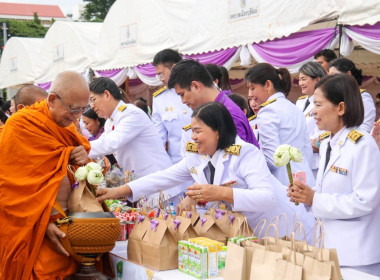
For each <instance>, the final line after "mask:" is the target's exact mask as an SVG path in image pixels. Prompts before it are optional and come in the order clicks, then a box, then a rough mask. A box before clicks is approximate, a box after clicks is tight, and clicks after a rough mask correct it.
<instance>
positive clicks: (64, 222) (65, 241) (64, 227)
mask: <svg viewBox="0 0 380 280" xmlns="http://www.w3.org/2000/svg"><path fill="white" fill-rule="evenodd" d="M53 207H54V208H55V209H56V210H57V211H58V212H59V213H60V214H61V215H62V216H63V217H64V218H62V219H58V220H57V224H58V225H59V229H60V230H61V231H62V232H63V233H64V234H65V236H66V237H65V238H61V237H60V238H59V240H60V241H61V243H62V246H63V248H65V250H66V251H67V252H68V253H69V254H70V256H72V257H73V258H74V259H75V260H76V261H78V262H80V263H82V262H93V261H99V260H100V258H101V254H100V255H99V256H97V257H96V258H87V257H84V256H81V255H78V254H76V253H75V252H74V251H73V248H72V247H71V243H70V240H69V237H68V234H67V232H68V229H69V224H70V223H71V220H70V219H69V218H68V217H67V215H66V213H65V211H63V209H62V207H61V205H60V204H59V202H58V201H55V202H54V204H53Z"/></svg>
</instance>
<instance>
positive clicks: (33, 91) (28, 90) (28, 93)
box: [0, 85, 48, 135]
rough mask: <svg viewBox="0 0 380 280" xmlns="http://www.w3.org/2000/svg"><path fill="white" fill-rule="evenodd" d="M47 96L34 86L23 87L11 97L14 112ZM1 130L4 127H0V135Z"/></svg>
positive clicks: (43, 91)
mask: <svg viewBox="0 0 380 280" xmlns="http://www.w3.org/2000/svg"><path fill="white" fill-rule="evenodd" d="M47 96H48V94H47V92H46V91H45V90H43V89H42V88H40V87H38V86H35V85H25V86H23V87H21V88H20V89H19V90H18V91H17V93H16V95H15V96H14V97H13V100H14V103H15V112H17V111H18V110H21V109H22V108H24V107H26V106H31V105H33V104H34V103H36V102H38V101H41V100H44V99H46V97H47ZM15 112H14V113H15ZM3 128H4V126H0V135H1V133H2V132H3Z"/></svg>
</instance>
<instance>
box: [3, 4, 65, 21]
mask: <svg viewBox="0 0 380 280" xmlns="http://www.w3.org/2000/svg"><path fill="white" fill-rule="evenodd" d="M34 13H37V15H38V17H49V18H65V17H66V16H65V15H64V14H63V12H62V10H61V9H60V7H59V6H57V5H36V4H18V3H4V2H0V16H1V15H11V16H33V14H34Z"/></svg>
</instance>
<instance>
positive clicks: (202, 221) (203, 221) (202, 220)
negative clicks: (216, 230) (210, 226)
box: [201, 218, 207, 227]
mask: <svg viewBox="0 0 380 280" xmlns="http://www.w3.org/2000/svg"><path fill="white" fill-rule="evenodd" d="M206 221H207V218H202V219H201V223H202V224H201V226H202V227H203V226H204V224H205V223H206Z"/></svg>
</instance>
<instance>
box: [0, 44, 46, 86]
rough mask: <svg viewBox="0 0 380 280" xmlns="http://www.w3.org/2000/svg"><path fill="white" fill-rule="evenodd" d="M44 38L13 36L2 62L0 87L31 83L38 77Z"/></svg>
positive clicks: (7, 45) (6, 46)
mask: <svg viewBox="0 0 380 280" xmlns="http://www.w3.org/2000/svg"><path fill="white" fill-rule="evenodd" d="M42 42H43V39H42V38H22V37H12V38H10V39H9V40H8V42H7V44H6V45H5V48H4V52H3V55H2V57H1V62H0V77H1V80H0V88H5V87H10V86H15V85H19V84H23V83H31V82H33V81H34V79H35V77H36V65H37V64H38V63H39V51H40V49H41V46H42Z"/></svg>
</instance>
